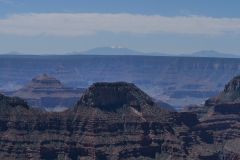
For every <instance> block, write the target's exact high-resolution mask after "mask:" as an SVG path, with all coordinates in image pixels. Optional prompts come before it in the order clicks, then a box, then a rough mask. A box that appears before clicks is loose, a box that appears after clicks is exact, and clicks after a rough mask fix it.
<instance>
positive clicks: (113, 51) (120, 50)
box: [2, 47, 240, 58]
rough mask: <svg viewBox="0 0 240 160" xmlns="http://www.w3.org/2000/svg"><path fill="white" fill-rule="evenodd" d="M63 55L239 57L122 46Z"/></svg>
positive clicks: (213, 52)
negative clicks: (176, 52) (157, 50)
mask: <svg viewBox="0 0 240 160" xmlns="http://www.w3.org/2000/svg"><path fill="white" fill-rule="evenodd" d="M2 55H31V54H26V53H21V52H16V51H14V52H8V53H4V54H2ZM64 55H146V56H177V57H215V58H240V55H237V54H230V53H222V52H218V51H214V50H202V51H198V52H194V53H190V54H189V53H187V54H185V53H183V54H181V53H179V54H167V53H161V52H141V51H136V50H132V49H129V48H124V47H97V48H93V49H89V50H86V51H81V52H77V51H74V52H70V53H66V54H64Z"/></svg>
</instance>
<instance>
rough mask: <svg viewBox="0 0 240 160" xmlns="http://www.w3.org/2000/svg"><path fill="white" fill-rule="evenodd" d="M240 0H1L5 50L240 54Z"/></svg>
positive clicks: (1, 47)
mask: <svg viewBox="0 0 240 160" xmlns="http://www.w3.org/2000/svg"><path fill="white" fill-rule="evenodd" d="M239 8H240V1H239V0H0V53H6V52H11V51H17V52H23V53H28V54H29V53H30V54H62V53H66V52H72V51H83V50H87V49H90V48H95V47H101V46H122V47H126V48H131V49H135V50H139V51H145V52H163V53H173V54H174V53H190V52H195V51H198V50H217V51H221V52H227V53H235V54H240V9H239Z"/></svg>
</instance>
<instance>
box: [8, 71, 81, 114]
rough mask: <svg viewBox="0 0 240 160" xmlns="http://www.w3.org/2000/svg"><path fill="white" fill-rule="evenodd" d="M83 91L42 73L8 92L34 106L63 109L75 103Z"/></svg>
mask: <svg viewBox="0 0 240 160" xmlns="http://www.w3.org/2000/svg"><path fill="white" fill-rule="evenodd" d="M83 91H84V89H73V88H67V87H65V86H64V85H63V84H62V83H61V82H60V81H59V80H57V79H56V78H54V77H51V76H49V75H47V74H42V75H39V76H37V77H35V78H33V79H32V81H31V82H29V83H28V84H27V85H26V86H24V87H23V88H21V89H20V90H17V91H14V92H8V93H6V94H7V95H8V96H17V97H20V98H23V99H24V100H26V101H27V102H28V104H29V105H31V106H33V107H38V108H43V109H47V110H49V111H62V110H64V109H67V108H70V107H72V106H73V105H75V104H76V103H77V101H78V100H79V97H80V96H81V94H82V93H83Z"/></svg>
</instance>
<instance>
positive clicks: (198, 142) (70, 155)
mask: <svg viewBox="0 0 240 160" xmlns="http://www.w3.org/2000/svg"><path fill="white" fill-rule="evenodd" d="M206 107H207V108H205V110H207V111H206V113H202V116H201V118H200V120H199V119H198V118H197V115H196V114H194V113H189V112H181V113H178V112H170V111H168V110H165V109H162V108H161V107H159V106H158V105H156V104H155V103H154V102H153V100H152V99H151V98H150V97H149V96H148V95H147V94H145V93H144V92H143V91H141V90H140V89H139V88H138V87H136V86H135V85H134V84H129V83H125V82H116V83H95V84H93V85H92V86H91V87H89V88H88V89H87V90H86V91H85V92H84V94H83V95H82V97H81V98H80V100H79V101H78V103H77V104H76V105H75V107H74V108H72V109H69V110H67V111H64V112H59V113H56V112H55V113H54V112H51V113H49V112H44V111H40V110H37V109H33V108H31V107H29V106H28V105H27V104H26V103H25V102H24V101H23V100H21V99H19V98H9V97H6V96H2V95H1V96H0V110H1V112H0V124H1V125H0V126H1V128H0V148H1V149H0V159H101V160H102V159H103V160H104V159H114V160H115V159H163V160H192V159H194V160H195V159H196V160H212V159H213V160H214V159H216V160H225V159H230V160H236V159H239V146H240V145H239V139H240V136H239V135H240V123H239V122H240V117H239V105H238V104H234V105H233V104H230V103H227V104H216V105H212V106H206ZM203 108H204V107H203ZM226 108H228V109H226Z"/></svg>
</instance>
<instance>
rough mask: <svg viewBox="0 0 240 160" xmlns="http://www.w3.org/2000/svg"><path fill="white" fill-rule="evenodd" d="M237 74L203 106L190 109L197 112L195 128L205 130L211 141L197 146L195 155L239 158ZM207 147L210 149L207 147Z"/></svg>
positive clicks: (238, 85) (239, 134) (238, 89)
mask: <svg viewBox="0 0 240 160" xmlns="http://www.w3.org/2000/svg"><path fill="white" fill-rule="evenodd" d="M239 100H240V77H239V76H237V77H234V78H233V79H232V80H231V81H230V82H229V83H228V84H227V85H226V86H225V88H224V90H223V91H222V92H221V93H220V94H219V95H217V96H216V97H212V98H210V99H208V100H207V101H206V102H205V105H204V106H198V107H197V108H194V107H193V108H191V109H190V111H193V112H194V113H196V114H198V116H199V117H200V123H199V124H198V126H197V127H196V128H197V129H199V130H200V129H202V130H205V131H206V133H207V135H209V136H208V139H209V141H210V142H211V143H210V144H209V145H208V146H207V147H205V149H200V148H202V146H201V145H195V147H196V146H198V147H197V149H195V150H198V151H199V154H200V155H202V156H203V157H205V158H209V159H211V157H212V158H213V157H215V159H230V160H235V159H240V154H239V153H240V152H239V150H240V147H239V146H240V141H239V140H240V103H239ZM210 148H211V149H210Z"/></svg>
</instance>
